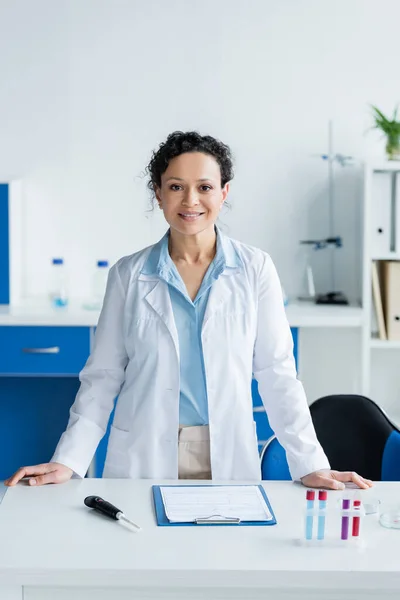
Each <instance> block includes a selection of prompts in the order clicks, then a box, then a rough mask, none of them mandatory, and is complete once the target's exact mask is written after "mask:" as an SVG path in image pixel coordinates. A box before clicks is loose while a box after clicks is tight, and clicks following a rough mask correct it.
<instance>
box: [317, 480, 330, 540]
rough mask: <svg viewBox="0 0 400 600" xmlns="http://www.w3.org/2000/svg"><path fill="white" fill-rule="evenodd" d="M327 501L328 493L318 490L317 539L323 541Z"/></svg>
mask: <svg viewBox="0 0 400 600" xmlns="http://www.w3.org/2000/svg"><path fill="white" fill-rule="evenodd" d="M327 499H328V492H327V491H326V490H320V491H319V492H318V507H319V510H320V513H319V515H318V533H317V538H318V539H319V540H323V539H324V537H325V509H326V501H327Z"/></svg>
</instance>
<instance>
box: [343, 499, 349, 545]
mask: <svg viewBox="0 0 400 600" xmlns="http://www.w3.org/2000/svg"><path fill="white" fill-rule="evenodd" d="M349 508H350V500H348V499H346V498H345V499H344V500H343V501H342V510H349ZM349 521H350V518H349V517H348V516H346V515H344V514H343V515H342V535H341V539H342V540H348V539H349Z"/></svg>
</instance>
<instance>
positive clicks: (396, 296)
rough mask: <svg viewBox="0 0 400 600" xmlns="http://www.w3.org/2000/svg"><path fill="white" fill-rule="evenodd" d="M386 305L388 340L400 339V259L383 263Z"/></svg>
mask: <svg viewBox="0 0 400 600" xmlns="http://www.w3.org/2000/svg"><path fill="white" fill-rule="evenodd" d="M383 273H384V277H383V282H384V307H385V320H386V328H387V338H388V340H391V341H392V340H393V341H399V340H400V261H385V262H384V265H383Z"/></svg>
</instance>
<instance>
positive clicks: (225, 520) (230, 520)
mask: <svg viewBox="0 0 400 600" xmlns="http://www.w3.org/2000/svg"><path fill="white" fill-rule="evenodd" d="M194 523H196V525H232V524H233V525H239V524H240V519H239V518H238V517H224V516H222V515H210V516H209V517H199V518H198V519H195V520H194Z"/></svg>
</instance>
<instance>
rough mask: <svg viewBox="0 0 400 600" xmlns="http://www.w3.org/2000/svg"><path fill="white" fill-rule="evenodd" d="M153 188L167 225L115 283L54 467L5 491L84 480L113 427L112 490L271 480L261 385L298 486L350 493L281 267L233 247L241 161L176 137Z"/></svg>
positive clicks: (120, 270)
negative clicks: (265, 461) (330, 449)
mask: <svg viewBox="0 0 400 600" xmlns="http://www.w3.org/2000/svg"><path fill="white" fill-rule="evenodd" d="M148 173H149V176H150V181H149V187H150V189H151V191H152V193H153V194H154V197H155V198H156V201H157V203H158V205H159V207H160V209H161V210H162V211H163V214H164V217H165V219H166V221H167V223H168V225H169V228H168V231H167V232H166V234H165V235H164V237H163V238H162V239H161V240H160V241H159V242H158V243H156V244H155V245H153V246H150V247H149V248H145V249H144V250H141V251H139V252H137V253H136V254H133V255H131V256H126V257H124V258H122V259H120V260H119V261H118V262H117V264H116V265H114V266H113V268H112V269H111V270H110V274H109V279H108V284H107V291H106V295H105V299H104V303H103V308H102V311H101V315H100V319H99V323H98V327H97V330H96V336H95V342H94V346H93V351H92V354H91V356H90V358H89V360H88V362H87V364H86V366H85V368H84V369H83V371H82V372H81V374H80V380H81V386H80V389H79V392H78V394H77V396H76V400H75V402H74V404H73V406H72V408H71V411H70V419H69V423H68V427H67V430H66V431H65V433H64V434H63V435H62V437H61V440H60V442H59V444H58V446H57V449H56V451H55V454H54V456H53V459H52V461H51V462H50V463H48V464H45V465H36V466H31V467H22V468H21V469H20V470H19V471H18V472H17V473H15V474H14V475H13V476H12V477H11V478H10V479H9V480H8V482H7V484H8V485H14V484H15V483H16V482H18V481H19V480H20V479H21V478H22V477H25V476H28V477H30V484H31V485H35V484H37V485H41V484H43V483H55V482H62V481H66V480H67V479H69V478H70V477H71V476H72V473H73V472H75V473H76V474H77V475H79V476H81V477H83V476H84V475H85V473H86V471H87V468H88V465H89V464H90V461H91V459H92V456H93V454H94V452H95V450H96V447H97V445H98V443H99V441H100V440H101V438H102V437H103V435H104V432H105V430H106V428H107V424H108V419H109V416H110V413H111V411H112V409H113V405H114V399H115V397H116V396H118V402H117V404H116V408H115V416H114V422H113V425H112V427H111V433H110V438H109V445H108V450H107V457H106V462H105V467H104V473H103V474H104V477H131V478H146V479H149V478H150V479H177V478H180V479H187V478H190V479H216V480H221V481H223V480H257V479H260V475H261V473H260V461H259V455H258V447H257V437H256V431H255V423H254V421H253V407H252V397H251V383H252V377H253V375H254V378H255V379H256V380H257V382H258V390H259V393H260V396H261V398H262V401H263V403H264V405H265V408H266V412H267V414H268V419H269V422H270V424H271V426H272V428H273V430H274V431H275V433H276V435H277V438H278V440H279V442H280V443H281V445H282V446H283V447H284V449H285V450H286V455H287V460H288V464H289V468H290V472H291V475H292V477H293V479H301V480H302V481H303V483H304V484H305V485H307V486H314V487H328V488H333V489H339V488H342V487H343V486H344V484H343V482H344V481H348V480H350V479H351V480H352V481H354V482H355V483H356V484H357V485H359V486H360V487H368V486H369V485H370V482H368V481H367V480H365V479H363V478H362V477H360V476H359V475H357V474H355V473H350V474H349V473H339V472H337V471H331V470H330V469H329V463H328V460H327V458H326V456H325V454H324V452H323V450H322V448H321V446H320V444H319V442H318V440H317V437H316V435H315V431H314V427H313V424H312V421H311V416H310V412H309V409H308V405H307V401H306V397H305V394H304V390H303V387H302V384H301V383H300V381H299V380H298V378H297V374H296V367H295V361H294V357H293V339H292V335H291V332H290V327H289V324H288V321H287V318H286V313H285V308H284V304H283V298H282V289H281V286H280V282H279V278H278V275H277V272H276V270H275V267H274V265H273V263H272V260H271V258H270V257H269V256H268V254H266V253H265V252H263V251H262V250H259V249H257V248H254V247H252V246H248V245H246V244H243V243H241V242H238V241H236V240H233V239H230V238H228V237H227V236H224V235H223V234H222V232H221V231H220V230H219V229H218V228H217V227H216V220H217V218H218V215H219V213H220V210H221V207H222V206H223V204H224V202H225V201H226V198H227V196H228V193H229V182H230V180H231V179H232V177H233V170H232V159H231V153H230V150H229V148H228V147H227V146H226V145H225V144H223V143H222V142H220V141H218V140H216V139H214V138H212V137H210V136H201V135H200V134H199V133H196V132H188V133H183V132H175V133H173V134H171V135H170V136H169V137H168V138H167V140H166V141H165V142H164V143H162V144H161V145H160V147H159V148H158V150H157V151H156V152H154V154H153V157H152V159H151V161H150V164H149V166H148Z"/></svg>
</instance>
